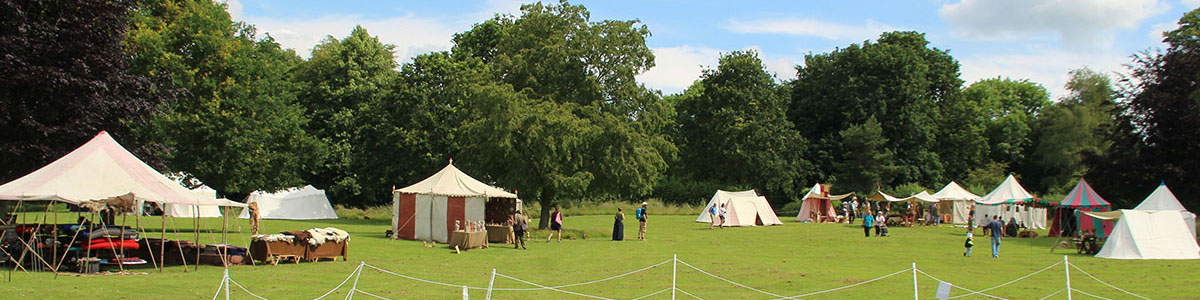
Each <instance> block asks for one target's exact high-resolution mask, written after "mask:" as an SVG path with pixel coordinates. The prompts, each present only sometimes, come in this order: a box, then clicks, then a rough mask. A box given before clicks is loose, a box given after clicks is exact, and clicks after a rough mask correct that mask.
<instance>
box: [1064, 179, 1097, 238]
mask: <svg viewBox="0 0 1200 300" xmlns="http://www.w3.org/2000/svg"><path fill="white" fill-rule="evenodd" d="M1110 207H1111V206H1110V205H1109V203H1108V201H1105V200H1104V197H1100V194H1097V193H1096V190H1094V189H1092V186H1091V185H1090V184H1088V183H1087V180H1084V179H1083V178H1079V183H1076V184H1075V188H1073V189H1071V192H1070V193H1067V196H1066V197H1063V200H1062V201H1060V202H1059V203H1058V208H1056V209H1054V222H1052V223H1051V224H1050V233H1049V235H1050V236H1060V235H1061V236H1078V235H1079V232H1081V231H1084V230H1090V231H1093V232H1095V233H1096V236H1097V237H1099V238H1105V237H1107V236H1108V234H1109V233H1110V232H1112V229H1113V223H1112V222H1103V220H1101V219H1097V218H1094V217H1092V216H1091V215H1088V214H1083V213H1081V212H1084V211H1094V212H1101V211H1108V210H1109V208H1110ZM1097 228H1099V230H1097Z"/></svg>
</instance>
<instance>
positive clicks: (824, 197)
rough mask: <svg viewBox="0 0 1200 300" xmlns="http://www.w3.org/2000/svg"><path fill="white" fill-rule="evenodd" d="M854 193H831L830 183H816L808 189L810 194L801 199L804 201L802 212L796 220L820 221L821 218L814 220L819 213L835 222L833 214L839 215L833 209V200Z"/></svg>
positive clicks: (827, 219) (826, 219)
mask: <svg viewBox="0 0 1200 300" xmlns="http://www.w3.org/2000/svg"><path fill="white" fill-rule="evenodd" d="M853 194H854V193H847V194H842V195H829V185H828V184H820V183H817V184H814V185H813V187H812V189H809V190H808V194H805V195H804V198H802V200H801V201H804V202H803V203H801V206H800V213H799V214H797V215H796V221H797V222H819V221H821V220H813V215H818V216H820V217H822V218H825V221H828V222H834V221H833V216H837V211H836V210H834V209H833V200H842V199H845V198H846V197H850V195H853Z"/></svg>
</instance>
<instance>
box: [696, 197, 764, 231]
mask: <svg viewBox="0 0 1200 300" xmlns="http://www.w3.org/2000/svg"><path fill="white" fill-rule="evenodd" d="M733 197H758V193H757V192H755V191H754V190H745V191H741V192H730V191H722V190H717V193H715V194H713V196H712V199H709V200H708V205H705V206H704V208H703V209H701V210H700V216H698V217H696V222H700V223H712V216H709V213H708V208H710V207H713V205H716V206H717V207H718V208H720V205H721V204H724V203H729V199H730V198H733ZM726 209H727V210H728V207H727V208H726Z"/></svg>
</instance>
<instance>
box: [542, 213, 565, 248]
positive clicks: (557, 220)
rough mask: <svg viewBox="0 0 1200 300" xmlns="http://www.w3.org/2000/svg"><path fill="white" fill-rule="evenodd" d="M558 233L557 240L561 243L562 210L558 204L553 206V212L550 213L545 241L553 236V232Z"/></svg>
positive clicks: (548, 240)
mask: <svg viewBox="0 0 1200 300" xmlns="http://www.w3.org/2000/svg"><path fill="white" fill-rule="evenodd" d="M555 233H557V234H558V242H559V243H562V211H561V210H559V207H558V206H555V207H554V212H553V213H551V214H550V236H547V237H546V242H547V243H549V242H550V239H552V238H554V234H555Z"/></svg>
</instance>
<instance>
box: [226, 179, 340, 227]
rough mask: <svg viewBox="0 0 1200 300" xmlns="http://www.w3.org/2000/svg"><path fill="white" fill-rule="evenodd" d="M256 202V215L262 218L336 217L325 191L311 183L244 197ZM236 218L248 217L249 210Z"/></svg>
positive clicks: (313, 218) (247, 201)
mask: <svg viewBox="0 0 1200 300" xmlns="http://www.w3.org/2000/svg"><path fill="white" fill-rule="evenodd" d="M250 203H258V215H259V218H262V219H282V220H318V219H337V218H338V216H337V213H335V212H334V211H333V206H332V205H329V198H328V197H325V191H324V190H319V189H317V188H315V187H313V186H311V185H308V186H304V187H302V188H290V189H287V190H282V191H278V192H274V193H267V192H264V191H256V192H253V193H250V196H249V197H246V204H250ZM238 218H242V219H249V218H250V210H249V209H243V210H242V214H241V215H239V216H238Z"/></svg>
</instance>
